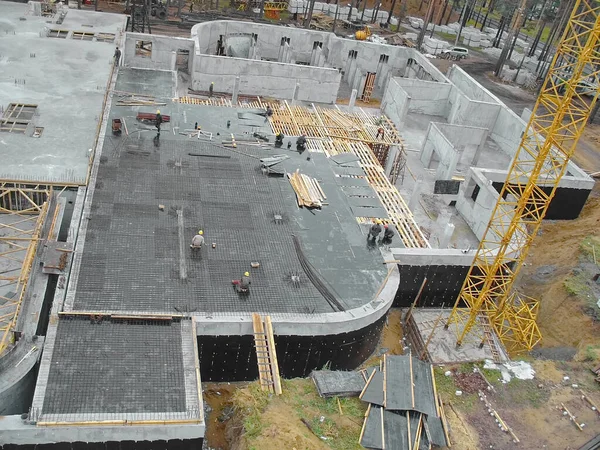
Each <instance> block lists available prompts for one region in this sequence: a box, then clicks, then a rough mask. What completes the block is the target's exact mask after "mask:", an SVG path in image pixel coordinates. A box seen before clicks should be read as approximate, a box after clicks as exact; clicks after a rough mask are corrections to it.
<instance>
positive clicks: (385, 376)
mask: <svg viewBox="0 0 600 450" xmlns="http://www.w3.org/2000/svg"><path fill="white" fill-rule="evenodd" d="M360 398H361V400H363V401H365V402H367V403H369V407H368V409H367V412H366V414H365V421H364V423H363V428H362V430H361V433H360V444H361V445H362V446H363V447H365V448H368V449H381V450H427V449H431V448H433V447H449V446H450V438H449V437H448V426H447V423H446V418H445V415H444V409H443V404H442V402H441V400H440V398H439V396H438V394H437V390H436V386H435V378H434V375H433V366H432V365H431V364H429V363H426V362H423V361H421V360H419V359H417V358H413V357H412V356H410V355H407V356H387V355H386V356H384V358H383V360H382V361H381V363H380V366H379V367H376V368H371V369H370V372H369V378H368V379H367V383H366V385H365V387H364V389H363V391H362V392H361V394H360Z"/></svg>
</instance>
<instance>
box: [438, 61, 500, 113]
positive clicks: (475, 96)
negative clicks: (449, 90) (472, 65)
mask: <svg viewBox="0 0 600 450" xmlns="http://www.w3.org/2000/svg"><path fill="white" fill-rule="evenodd" d="M448 79H449V80H450V81H452V83H454V85H455V86H456V87H457V88H459V89H460V90H461V91H462V92H463V93H464V94H465V95H466V96H467V97H469V98H470V99H471V100H477V101H480V102H488V103H497V104H500V103H501V102H500V100H498V98H497V97H496V96H494V95H493V94H492V93H491V92H490V91H488V90H487V89H485V88H484V87H483V86H482V85H480V84H479V83H478V82H477V81H475V80H474V79H473V78H472V77H471V76H469V74H467V73H466V72H465V71H464V70H462V69H461V68H460V67H458V66H456V65H453V66H452V67H451V68H450V70H449V71H448Z"/></svg>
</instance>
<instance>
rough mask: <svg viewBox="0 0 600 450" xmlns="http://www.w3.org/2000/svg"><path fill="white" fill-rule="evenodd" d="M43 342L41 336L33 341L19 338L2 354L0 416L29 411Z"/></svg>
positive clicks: (0, 364) (0, 367) (0, 365)
mask: <svg viewBox="0 0 600 450" xmlns="http://www.w3.org/2000/svg"><path fill="white" fill-rule="evenodd" d="M43 343H44V340H43V338H37V339H36V341H35V342H33V341H32V340H21V341H19V342H18V343H17V345H16V346H15V347H14V348H13V350H12V351H10V352H9V353H7V354H5V355H3V357H2V359H1V363H0V416H8V415H12V414H22V413H26V412H28V411H29V407H30V406H31V401H32V399H33V392H34V389H35V381H36V377H37V361H38V358H39V355H40V354H41V352H42V345H43ZM34 347H35V350H33V351H32V349H33V348H34Z"/></svg>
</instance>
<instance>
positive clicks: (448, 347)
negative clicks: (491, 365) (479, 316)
mask: <svg viewBox="0 0 600 450" xmlns="http://www.w3.org/2000/svg"><path fill="white" fill-rule="evenodd" d="M440 315H441V317H442V318H441V319H440V320H439V322H438V325H437V327H435V322H436V321H437V319H438V317H440ZM449 316H450V311H449V310H445V311H442V310H436V309H419V310H415V311H414V312H413V317H414V319H415V322H416V324H417V327H418V329H419V333H420V334H421V337H422V338H423V342H427V341H428V340H429V345H428V346H427V351H428V352H429V354H430V355H431V359H432V363H433V364H452V363H463V362H472V361H482V360H484V359H493V354H492V351H491V349H490V347H489V345H488V344H487V343H486V344H485V345H484V346H483V348H479V344H480V342H481V337H479V336H483V332H482V329H481V328H480V326H479V325H475V326H474V331H473V332H472V333H470V334H469V335H468V336H467V339H466V340H465V342H463V344H462V345H461V346H460V347H457V346H456V339H457V336H458V334H457V333H458V332H457V325H456V324H450V326H449V327H448V329H447V330H446V329H444V325H445V323H446V321H447V319H448V317H449Z"/></svg>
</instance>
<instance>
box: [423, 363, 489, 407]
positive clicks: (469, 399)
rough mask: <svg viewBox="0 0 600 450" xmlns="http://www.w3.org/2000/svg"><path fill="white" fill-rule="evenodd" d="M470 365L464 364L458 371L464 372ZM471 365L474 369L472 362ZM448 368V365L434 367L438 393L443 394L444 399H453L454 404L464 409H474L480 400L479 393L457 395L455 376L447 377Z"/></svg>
mask: <svg viewBox="0 0 600 450" xmlns="http://www.w3.org/2000/svg"><path fill="white" fill-rule="evenodd" d="M468 365H469V364H462V365H461V366H460V367H458V371H459V372H462V370H467V369H468V367H467V366H468ZM470 366H471V371H472V370H473V365H472V364H470ZM447 370H449V368H446V367H435V368H434V369H433V373H434V375H435V385H436V388H437V391H438V393H439V394H440V395H441V396H442V398H443V399H445V400H451V401H452V404H453V405H454V406H456V407H458V408H459V409H461V410H462V411H465V412H470V411H472V410H473V408H474V407H475V404H477V402H478V398H479V397H478V395H477V394H467V393H464V392H463V394H462V395H460V396H457V395H456V391H457V390H458V388H457V387H456V384H455V383H454V378H453V377H452V376H449V377H447V376H446V375H444V373H445V372H446V371H447ZM463 373H465V372H463Z"/></svg>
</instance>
